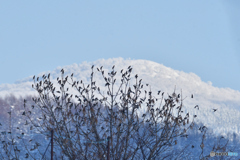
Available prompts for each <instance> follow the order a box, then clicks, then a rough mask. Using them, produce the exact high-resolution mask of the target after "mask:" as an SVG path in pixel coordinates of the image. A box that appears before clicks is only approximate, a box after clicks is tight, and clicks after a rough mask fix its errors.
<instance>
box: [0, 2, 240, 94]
mask: <svg viewBox="0 0 240 160" xmlns="http://www.w3.org/2000/svg"><path fill="white" fill-rule="evenodd" d="M239 28H240V1H238V0H235V1H234V0H232V1H221V0H211V1H209V0H202V1H192V0H188V1H186V0H181V1H163V0H162V1H160V0H153V1H143V0H132V1H125V0H124V1H106V0H101V1H81V0H71V1H57V0H52V1H46V0H42V1H29V0H28V1H27V0H21V1H1V2H0V73H1V78H0V84H3V83H14V82H15V81H17V80H21V79H23V78H25V77H28V76H30V75H34V74H38V73H40V72H42V71H50V70H53V69H55V68H56V67H58V66H64V65H70V64H73V63H82V62H84V61H88V62H90V61H95V60H97V59H100V58H104V59H108V58H114V57H123V58H131V59H146V60H151V61H154V62H157V63H161V64H163V65H165V66H167V67H171V68H173V69H176V70H180V71H184V72H193V73H195V74H197V75H198V76H200V77H201V79H202V80H203V81H205V82H207V81H211V82H212V84H213V86H216V87H229V88H232V89H235V90H238V91H240V83H239V82H240V30H239Z"/></svg>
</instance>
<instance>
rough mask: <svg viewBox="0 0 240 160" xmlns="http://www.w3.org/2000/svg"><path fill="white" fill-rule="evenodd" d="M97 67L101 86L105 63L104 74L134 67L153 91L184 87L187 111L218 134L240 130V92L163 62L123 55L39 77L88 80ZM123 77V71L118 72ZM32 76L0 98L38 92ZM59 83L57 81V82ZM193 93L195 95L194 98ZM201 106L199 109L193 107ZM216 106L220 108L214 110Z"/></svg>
mask: <svg viewBox="0 0 240 160" xmlns="http://www.w3.org/2000/svg"><path fill="white" fill-rule="evenodd" d="M92 65H94V66H95V68H94V70H95V78H96V79H97V83H98V85H100V86H101V85H102V86H103V85H104V81H103V78H102V76H101V74H100V73H98V72H97V71H96V68H97V67H100V66H103V69H105V73H106V72H107V71H110V70H111V68H112V66H113V65H115V70H116V71H118V72H120V70H121V69H125V70H126V69H127V68H128V66H132V68H133V71H132V76H134V75H135V74H138V76H139V78H142V79H143V80H142V82H143V84H144V83H147V84H149V85H150V87H151V90H152V91H153V92H155V93H156V92H157V91H158V90H161V91H163V92H165V93H169V94H171V93H172V92H173V91H174V88H175V86H176V92H177V93H180V92H181V90H182V93H183V97H185V96H186V97H187V98H186V99H185V100H184V105H185V107H186V110H185V112H190V115H193V114H197V115H198V121H199V122H202V123H203V124H204V125H206V126H208V127H209V128H213V132H214V133H216V134H223V135H224V134H226V133H228V132H231V133H233V132H235V133H237V134H239V133H240V120H239V117H240V92H239V91H236V90H233V89H230V88H218V87H214V86H212V84H211V82H207V83H206V82H203V81H201V78H200V77H198V76H197V75H196V74H194V73H185V72H182V71H177V70H174V69H171V68H169V67H165V66H164V65H162V64H158V63H155V62H152V61H147V60H125V59H123V58H113V59H107V60H105V59H100V60H97V61H95V62H84V63H82V64H73V65H69V66H63V67H58V68H56V69H55V70H53V71H49V72H42V73H40V74H38V75H36V76H39V77H41V76H42V75H43V74H45V75H47V74H48V73H50V74H51V79H52V80H56V79H57V77H59V76H60V75H61V72H60V70H61V69H62V68H63V69H64V70H65V75H71V73H74V78H75V79H78V80H83V82H85V83H87V82H89V79H90V73H91V66H92ZM118 76H119V78H118V80H120V74H119V75H118ZM32 77H33V76H30V77H28V78H26V79H24V80H21V81H18V82H17V83H15V84H2V85H0V97H4V96H6V95H9V94H13V95H15V96H17V97H19V96H25V95H36V91H34V90H33V89H32V83H33V80H32ZM55 82H56V81H55ZM191 94H193V95H194V98H193V99H192V98H191ZM195 105H198V106H199V110H197V109H195V108H194V106H195ZM213 109H217V111H216V112H213Z"/></svg>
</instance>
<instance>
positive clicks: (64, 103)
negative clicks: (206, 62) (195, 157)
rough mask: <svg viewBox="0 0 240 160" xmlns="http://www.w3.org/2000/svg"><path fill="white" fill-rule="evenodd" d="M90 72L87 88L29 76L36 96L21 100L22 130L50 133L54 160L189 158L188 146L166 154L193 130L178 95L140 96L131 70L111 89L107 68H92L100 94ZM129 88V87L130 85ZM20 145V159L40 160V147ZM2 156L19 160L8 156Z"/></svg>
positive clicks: (145, 93)
mask: <svg viewBox="0 0 240 160" xmlns="http://www.w3.org/2000/svg"><path fill="white" fill-rule="evenodd" d="M91 69H92V72H91V74H90V82H89V84H85V83H84V82H83V81H82V80H80V81H77V80H75V79H74V77H73V74H72V75H71V76H69V77H68V76H64V70H63V69H62V70H61V77H59V78H57V82H58V85H59V86H54V84H53V82H52V81H51V78H50V74H48V75H47V76H46V75H43V76H42V77H40V78H39V77H35V76H34V77H33V80H34V84H33V85H32V87H33V88H34V89H35V90H36V91H37V92H38V96H37V97H33V98H32V102H33V103H32V102H31V101H30V100H24V111H23V113H22V115H23V116H24V117H25V119H24V120H26V123H25V126H29V127H30V128H31V129H32V130H35V131H36V132H38V134H41V135H43V136H46V137H48V138H50V132H51V131H53V132H54V144H55V146H54V147H55V149H54V150H55V156H56V157H57V159H64V158H69V159H107V157H108V156H107V154H109V157H110V159H116V160H117V159H143V160H150V159H177V158H179V157H184V156H185V157H188V156H189V154H188V153H187V152H185V151H186V150H187V149H186V148H187V147H189V146H188V145H186V146H183V148H182V150H180V151H178V152H175V154H174V155H173V154H172V148H173V147H174V146H176V145H178V138H179V137H183V138H186V139H187V138H188V131H189V130H191V129H193V127H194V125H195V122H194V119H195V118H196V115H193V116H191V115H189V113H183V108H184V106H183V100H184V99H183V97H182V94H181V93H180V94H178V93H176V92H175V90H174V92H173V93H172V94H170V95H164V92H161V91H158V92H157V93H156V94H154V93H153V92H152V91H151V88H149V89H148V90H144V85H143V84H142V79H139V78H138V75H135V76H134V77H132V76H131V72H132V68H131V66H129V67H128V68H127V70H126V71H124V70H121V72H120V73H119V74H120V75H121V79H120V83H119V84H118V85H117V84H116V81H117V79H116V74H117V72H116V71H115V68H114V66H113V67H112V70H111V71H110V72H109V73H107V76H106V75H105V74H106V73H105V74H104V70H103V69H102V67H100V68H97V71H98V73H100V74H101V75H102V78H103V79H104V81H105V90H104V91H105V92H106V94H104V92H103V91H102V88H101V87H99V86H97V84H96V81H95V79H94V74H95V72H94V66H92V68H91ZM130 82H134V83H133V84H132V85H130ZM147 86H149V85H147ZM73 89H74V90H75V92H73ZM192 97H193V96H192ZM144 108H145V109H144ZM203 136H205V132H204V134H203ZM20 138H21V137H20ZM20 138H19V139H20ZM202 139H203V140H204V137H203V138H202ZM12 140H13V138H12ZM22 141H23V142H24V146H25V149H26V151H27V153H26V157H31V158H33V159H36V156H34V155H33V154H32V153H33V152H35V151H37V153H38V154H39V155H40V156H43V155H44V152H43V151H42V150H40V149H39V146H41V144H39V143H36V142H35V144H34V146H33V147H32V148H29V146H28V144H27V143H25V141H24V140H23V139H22ZM108 141H110V143H109V144H110V145H109V147H110V148H109V151H110V152H109V153H108ZM202 144H204V143H203V142H202ZM11 146H13V147H14V144H13V143H11ZM217 146H219V145H217ZM5 148H6V147H5ZM201 148H202V149H203V147H201ZM213 149H214V150H215V151H216V150H218V149H219V148H216V146H214V148H213ZM6 151H9V149H6ZM10 153H12V152H10ZM6 155H8V157H14V158H15V159H19V157H17V156H14V155H9V154H8V152H6ZM16 155H18V154H16ZM207 156H209V154H208V155H205V157H204V155H203V152H202V153H201V155H200V159H204V158H206V157H207ZM26 157H25V158H26Z"/></svg>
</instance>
